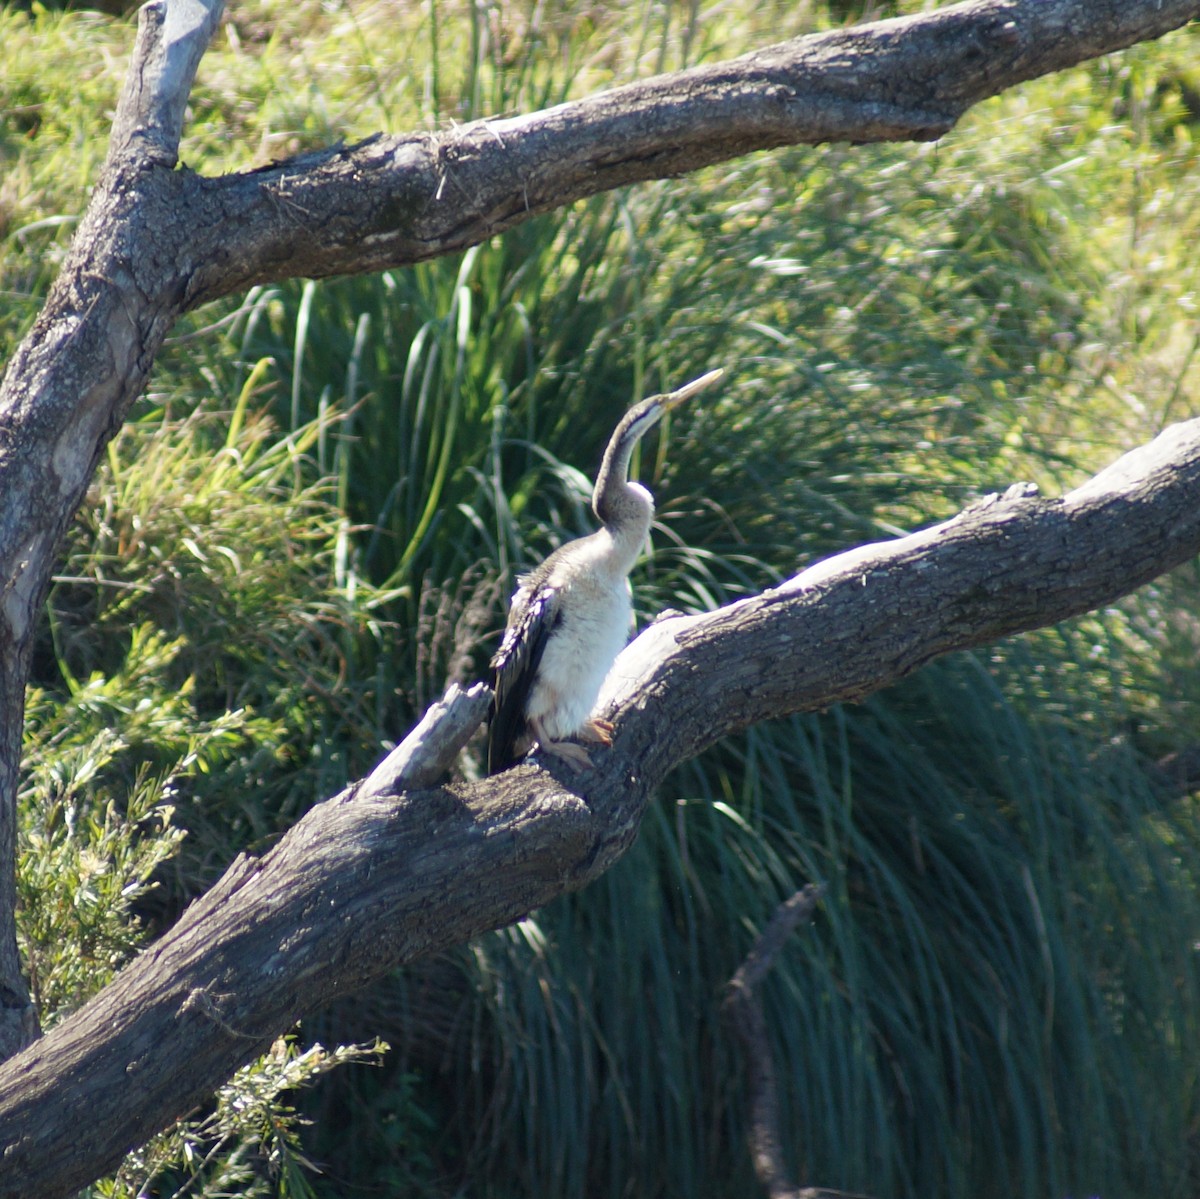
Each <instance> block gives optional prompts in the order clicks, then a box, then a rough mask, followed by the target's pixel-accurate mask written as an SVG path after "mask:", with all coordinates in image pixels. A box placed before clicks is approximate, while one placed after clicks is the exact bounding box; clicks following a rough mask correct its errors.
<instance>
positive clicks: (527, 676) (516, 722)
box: [488, 583, 561, 774]
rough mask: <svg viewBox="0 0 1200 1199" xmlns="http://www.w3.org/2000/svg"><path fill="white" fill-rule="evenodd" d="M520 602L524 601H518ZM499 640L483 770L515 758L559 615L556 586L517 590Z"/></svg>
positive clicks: (495, 769)
mask: <svg viewBox="0 0 1200 1199" xmlns="http://www.w3.org/2000/svg"><path fill="white" fill-rule="evenodd" d="M522 601H523V602H522ZM513 609H514V610H513V612H512V614H511V615H510V616H509V622H508V628H506V629H505V630H504V640H503V641H501V642H500V648H499V649H498V650H497V651H496V654H495V657H493V658H492V662H491V666H492V712H491V725H490V727H489V729H488V774H496V773H498V772H499V771H501V770H507V769H508V767H510V766H512V765H513V764H514V763H515V762H516V761H517V760H518V757H519V754H518V752H517V742H518V740H519V739H520V737H521V736H522V734H523V733H524V732H525V706H526V704H527V703H528V701H529V692H530V690H531V689H532V688H533V682H534V679H536V678H537V672H538V666H539V665H540V664H541V661H542V654H543V653H544V652H545V650H546V642H547V641H549V639H550V633H551V632H552V630H553V629H554V627H555V625H556V624H557V623H558V621H559V620H560V619H561V616H560V613H559V611H558V591H557V589H556V588H554V587H551V586H549V585H547V584H545V583H543V584H542V585H541V586H535V587H533V588H532V589H531V591H530V593H528V594H527V595H526V596H521V595H520V594H519V593H518V597H517V599H516V600H515V601H514V604H513Z"/></svg>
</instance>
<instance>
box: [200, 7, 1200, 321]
mask: <svg viewBox="0 0 1200 1199" xmlns="http://www.w3.org/2000/svg"><path fill="white" fill-rule="evenodd" d="M1196 16H1200V0H1149V2H1147V0H1142V2H1138V0H1037V2H1036V3H1030V2H1029V0H971V2H969V3H965V4H957V5H952V6H950V7H948V8H945V9H942V10H939V11H937V12H933V13H928V14H925V15H922V16H916V17H904V18H899V19H895V20H890V21H878V22H874V23H871V24H864V25H859V26H855V27H853V28H850V29H845V30H838V31H835V32H831V33H823V34H817V35H812V36H808V37H801V38H796V39H794V40H792V41H788V42H782V43H780V44H778V45H776V46H771V47H768V48H766V49H764V50H757V51H754V52H753V53H751V54H746V55H744V56H742V57H740V58H735V59H732V60H730V61H727V62H719V63H713V64H711V65H707V66H702V67H696V68H693V69H691V70H687V71H682V72H679V73H678V74H674V75H662V76H659V77H657V78H654V79H647V80H644V81H641V82H638V83H632V84H629V85H627V86H625V87H619V88H615V89H613V90H612V91H608V92H603V93H600V94H597V95H593V96H589V97H587V98H586V99H583V100H578V101H573V102H571V103H568V104H561V105H558V106H557V107H555V108H550V109H547V110H545V111H544V112H538V113H533V114H528V115H524V116H518V117H507V118H503V119H494V118H489V119H486V120H479V121H474V122H471V123H469V124H466V125H462V126H459V127H456V128H454V129H448V130H443V131H440V132H438V133H430V134H408V135H403V136H398V137H394V136H393V137H379V138H373V139H370V140H369V141H367V142H364V143H362V144H361V145H358V146H353V147H350V148H347V149H338V150H330V151H326V152H324V153H318V154H314V155H310V156H307V157H304V158H301V159H296V160H293V161H290V162H284V163H280V164H279V165H278V166H273V167H270V168H267V169H265V170H261V171H255V172H251V173H249V174H245V175H240V176H231V177H228V178H226V179H222V180H217V181H205V180H200V179H196V178H193V179H191V180H187V179H184V180H181V181H180V187H181V189H183V191H184V193H185V195H186V203H187V204H188V205H189V207H190V208H194V209H195V210H196V211H200V212H203V211H206V210H207V211H208V212H210V213H212V214H213V219H212V220H210V221H206V222H205V225H206V227H207V228H211V229H213V230H219V231H220V232H219V237H218V238H217V239H215V240H213V241H205V242H203V243H202V245H201V247H199V254H198V261H197V266H196V270H195V272H194V273H193V274H192V276H191V278H190V281H189V296H190V298H191V299H192V300H193V301H198V300H201V299H208V298H211V297H213V296H217V295H222V294H225V293H226V292H228V291H230V290H240V289H242V288H245V287H248V286H250V285H251V284H254V283H261V282H266V281H270V280H273V279H278V278H281V277H285V276H291V275H297V274H301V275H307V276H313V277H320V276H325V275H334V274H350V273H356V272H361V271H374V270H382V269H384V268H387V267H393V266H396V265H398V264H403V263H410V262H416V261H420V260H422V259H425V258H431V257H435V256H437V255H440V254H446V253H449V252H453V251H455V250H461V249H465V248H466V247H468V246H471V245H474V244H476V243H478V242H480V241H483V240H485V239H487V238H488V237H491V236H493V235H494V234H496V233H500V232H502V231H503V230H505V229H509V228H511V227H512V226H513V225H516V224H519V223H521V222H522V221H525V220H527V219H529V217H531V216H534V215H536V214H538V213H542V212H546V211H549V210H550V209H554V208H559V207H561V206H562V205H564V204H568V203H571V202H573V201H575V200H579V199H583V198H585V197H588V196H593V195H596V194H598V193H599V192H603V191H608V190H611V189H612V188H615V187H621V186H624V185H626V184H630V183H638V182H643V181H645V180H648V179H661V178H664V177H666V176H669V175H681V174H685V173H687V172H689V171H694V170H697V169H699V168H700V167H704V166H709V165H711V164H713V163H717V162H723V161H725V160H727V159H730V158H736V157H739V156H741V155H743V154H747V153H749V152H750V151H752V150H768V149H773V148H775V147H778V146H785V145H801V144H805V145H817V144H819V143H822V142H834V141H845V142H856V143H863V142H880V141H930V140H933V139H935V138H938V137H941V136H942V135H943V134H945V133H947V132H949V130H950V129H952V128H953V126H954V125H955V123H956V122H957V121H958V120H959V118H960V117H961V116H962V115H963V113H965V112H966V111H967V110H968V109H969V108H971V107H972V106H974V105H975V104H978V103H979V102H980V101H982V100H986V99H988V98H990V97H991V96H995V95H997V94H998V93H1000V92H1002V91H1004V90H1006V89H1007V88H1010V87H1014V86H1015V85H1017V84H1019V83H1023V82H1025V81H1026V80H1028V79H1032V78H1035V77H1037V76H1040V75H1045V74H1048V73H1050V72H1052V71H1058V70H1061V69H1063V68H1064V67H1069V66H1074V65H1075V64H1077V63H1080V62H1083V61H1085V60H1087V59H1090V58H1095V57H1097V56H1099V55H1102V54H1107V53H1110V52H1111V51H1113V50H1119V49H1123V48H1124V47H1126V46H1130V45H1132V44H1134V43H1135V42H1138V41H1144V40H1146V39H1148V38H1155V37H1160V36H1161V35H1162V34H1164V33H1167V32H1169V31H1170V30H1172V29H1175V28H1177V27H1178V26H1180V25H1182V24H1184V23H1185V22H1187V21H1188V20H1190V19H1192V18H1194V17H1196ZM196 206H199V207H196ZM214 251H218V252H216V253H214Z"/></svg>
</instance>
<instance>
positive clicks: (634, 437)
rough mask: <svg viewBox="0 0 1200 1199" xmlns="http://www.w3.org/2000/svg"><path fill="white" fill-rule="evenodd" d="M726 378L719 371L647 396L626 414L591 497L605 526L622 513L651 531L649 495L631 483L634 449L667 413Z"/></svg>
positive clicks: (610, 442) (611, 441) (616, 431)
mask: <svg viewBox="0 0 1200 1199" xmlns="http://www.w3.org/2000/svg"><path fill="white" fill-rule="evenodd" d="M724 374H725V372H724V371H723V370H721V369H720V367H718V368H717V369H716V370H712V371H709V372H708V374H706V375H701V376H700V378H699V379H693V380H692V381H691V382H690V383H685V384H684V385H683V386H682V387H681V388H679V390H678V391H669V392H667V393H666V394H665V395H656V396H648V397H647V398H646V399H644V400H642V401H641V402H640V403H637V404H634V406H633V407H632V408H630V409H629V411H628V412H626V413H625V415H624V417H622V419H621V423H620V424H619V425H618V426H617V428H616V430H615V432H614V433H613V435H612V439H611V440H610V441H609V443H608V449H607V450H605V452H604V462H603V464H602V465H601V467H600V474H599V475H598V476H597V478H596V488H595V491H594V492H593V495H592V509H593V511H594V512H595V513H596V516H597V517H598V518H599V519H600V520H601V521H602V522H603V523H604V524H605V525H613V524H614V523H617V522H619V521H621V520H622V518H623V515H622V514H623V513H627V512H628V513H633V512H636V513H637V514H638V519H639V520H643V521H644V522H645V523H646V526H647V527H649V522H650V517H651V516H652V515H653V512H654V505H653V502H652V501H651V498H650V493H649V492H648V491H646V489H645V488H643V487H637V485H636V484H631V483H630V482H629V480H628V476H629V460H630V458H631V456H632V454H633V447H634V446H635V445H637V443H638V441H639V440H640V439H641V438H642V436H643V435H644V434H646V433H648V432H649V431H650V430H651V429H653V428H654V426H655V425H656V424H658V422H659V421H660V420H662V418H663V416H664V415H666V413H668V412H670V411H671V410H672V409H673V408H677V407H679V405H680V404H682V403H683V402H684V400H689V399H691V398H692V396H694V395H695V394H696V393H697V392H700V391H703V390H704V389H705V388H706V387H710V386H711V385H712V384H713V383H715V382H716V381H717V380H718V379H720V378H721V377H722V376H723V375H724ZM635 489H636V490H635Z"/></svg>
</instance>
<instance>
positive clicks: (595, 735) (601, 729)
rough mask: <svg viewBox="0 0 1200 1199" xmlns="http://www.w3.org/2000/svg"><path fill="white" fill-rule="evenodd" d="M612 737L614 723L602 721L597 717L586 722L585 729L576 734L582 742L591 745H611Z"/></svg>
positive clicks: (584, 723)
mask: <svg viewBox="0 0 1200 1199" xmlns="http://www.w3.org/2000/svg"><path fill="white" fill-rule="evenodd" d="M612 735H613V723H612V721H611V720H600V719H598V718H595V717H594V718H592V719H591V720H585V721H584V722H583V727H582V728H581V729H580V730H579V732H578V733H577V734H576V736H577V737H578V738H579V740H580V741H586V742H587V743H588V744H589V745H611V744H612Z"/></svg>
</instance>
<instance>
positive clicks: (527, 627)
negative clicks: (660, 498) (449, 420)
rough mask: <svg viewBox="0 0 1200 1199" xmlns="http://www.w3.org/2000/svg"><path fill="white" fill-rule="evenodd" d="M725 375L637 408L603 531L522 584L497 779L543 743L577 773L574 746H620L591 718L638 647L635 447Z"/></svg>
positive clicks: (605, 465)
mask: <svg viewBox="0 0 1200 1199" xmlns="http://www.w3.org/2000/svg"><path fill="white" fill-rule="evenodd" d="M723 373H724V372H723V371H721V370H715V371H709V372H708V374H706V375H703V376H701V377H700V378H699V379H696V380H694V381H693V382H691V383H688V384H687V385H686V386H684V387H681V388H680V389H679V390H678V391H672V392H670V393H668V394H667V395H657V396H651V397H650V398H649V399H645V400H642V401H641V403H638V404H635V405H634V406H633V407H632V408H630V410H629V411H628V412H627V413H626V414H625V415H624V417H622V419H621V422H620V424H618V425H617V427H616V430H615V431H614V433H613V435H612V437H611V439H610V440H609V443H608V448H607V449H606V450H605V451H604V461H603V462H602V463H601V466H600V473H599V474H598V475H597V476H596V486H595V490H594V491H593V493H592V511H593V512H595V514H596V518H597V519H598V520H599V521H600V524H601V527H600V528H599V529H597V530H596V532H595V533H591V534H589V535H588V536H586V537H580V538H579V539H578V540H576V541H570V542H568V543H567V544H566V545H563V546H560V547H559V548H558V549H557V550H555V551H554V553H552V554H551V555H550V556H549V557H548V558H547V559H546V560H545V562H543V563H542V564H541V566H539V567H537V568H536V569H535V570H532V571H530V572H529V573H528V574H524V575H521V576H520V577H519V578H518V579H517V590H516V593H515V594H514V595H513V597H512V604H511V606H510V608H509V612H508V624H507V627H506V628H505V631H504V638H503V640H502V641H501V643H500V648H499V649H498V650H497V651H496V654H495V656H494V657H493V658H492V662H491V667H492V672H493V677H492V686H493V692H494V694H493V699H492V711H491V727H490V730H489V734H488V773H489V774H495V773H496V772H497V771H500V770H504V769H506V768H507V767H509V766H511V765H513V764H514V763H515V762H518V761H520V759H521V758H522V757H524V756H525V754H527V753H528V752H529V751H530V750H531V749H532V748H533V746H534V745H535V744H536V745H537V746H539V747H540V748H541V749H543V750H545V751H546V752H547V753H551V754H554V755H555V756H557V757H559V758H562V759H563V760H564V761H567V762H569V763H571V764H573V765H575V766H579V767H583V766H588V765H590V758H589V757H588V753H587V750H585V749H584V748H583V746H582V745H578V744H576V743H575V742H574V741H571V740H568V738H577V739H578V740H580V741H586V742H589V743H591V744H598V745H608V744H611V732H612V726H611V725H610V724H608V722H607V721H603V720H594V719H591V711H592V706H593V705H594V704H595V702H596V697H597V696H598V695H599V693H600V686H601V684H602V683H603V682H604V676H605V675H606V674H607V673H608V669H609V667H610V666H612V664H613V662H614V661H615V660H616V657H617V654H619V653H620V652H621V649H622V647H623V646H624V645H625V642H626V641H627V640H628V639H629V633H630V629H631V627H632V624H633V601H632V597H631V595H630V590H629V572H630V571H631V570H632V569H633V566H634V563H635V562H636V561H637V559H638V555H639V554H640V553H641V551H642V547H643V546H644V545H645V544H646V541H647V539H648V537H649V535H650V522H651V521H652V520H653V518H654V499H653V497H652V496H651V494H650V492H649V491H647V490H646V488H645V487H642V486H641V485H640V484H639V483H631V482H630V481H629V460H630V457H631V456H632V454H633V447H634V446H635V445H637V443H638V441H639V440H640V438H641V437H642V436H643V434H645V433H646V432H647V431H648V430H650V429H652V428H653V427H654V426H655V425H656V424H658V422H659V420H661V419H662V417H663V415H664V414H665V413H667V412H670V411H671V409H672V408H674V407H676V406H677V405H679V404H681V403H683V401H684V400H686V399H689V398H690V397H692V396H694V395H695V394H696V393H697V392H698V391H701V390H703V389H704V388H706V387H708V386H709V385H710V384H712V383H715V382H716V381H717V380H718V379H719V378H720V377H721V375H722V374H723Z"/></svg>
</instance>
